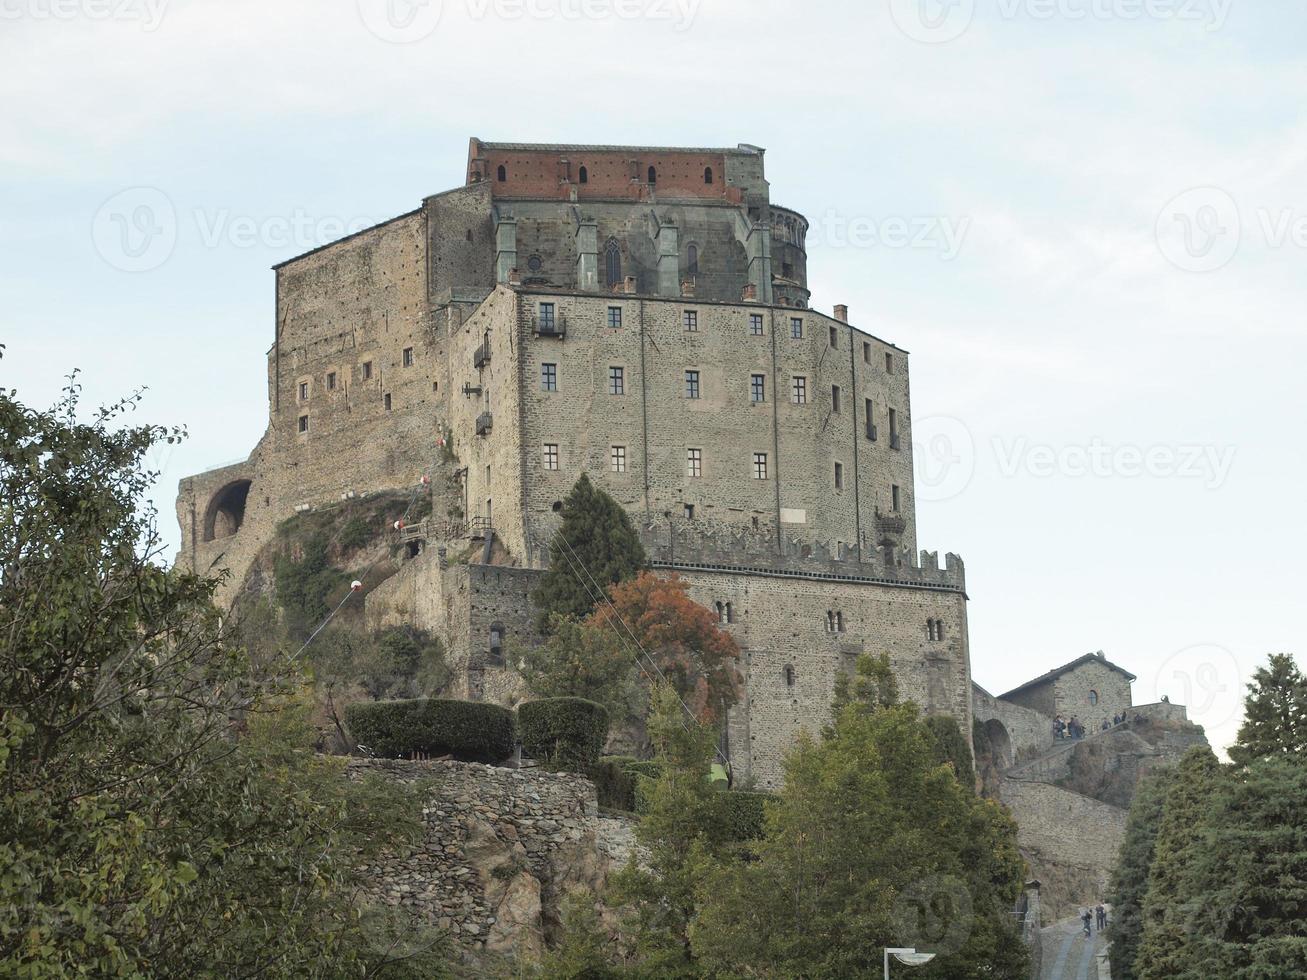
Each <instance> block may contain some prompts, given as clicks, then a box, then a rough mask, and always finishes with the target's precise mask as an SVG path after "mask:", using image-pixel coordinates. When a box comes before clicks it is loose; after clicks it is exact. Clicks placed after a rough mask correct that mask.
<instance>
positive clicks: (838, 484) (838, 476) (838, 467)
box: [835, 463, 844, 490]
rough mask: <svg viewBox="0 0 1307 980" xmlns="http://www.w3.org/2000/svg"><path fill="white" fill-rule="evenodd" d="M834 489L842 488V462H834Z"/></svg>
mask: <svg viewBox="0 0 1307 980" xmlns="http://www.w3.org/2000/svg"><path fill="white" fill-rule="evenodd" d="M835 489H836V490H843V489H844V464H843V463H836V464H835Z"/></svg>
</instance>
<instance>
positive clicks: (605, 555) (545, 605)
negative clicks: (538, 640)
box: [533, 473, 647, 631]
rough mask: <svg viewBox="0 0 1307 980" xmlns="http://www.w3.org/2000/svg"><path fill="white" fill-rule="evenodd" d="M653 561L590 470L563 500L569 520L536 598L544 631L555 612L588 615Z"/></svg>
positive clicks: (554, 545)
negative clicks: (603, 597)
mask: <svg viewBox="0 0 1307 980" xmlns="http://www.w3.org/2000/svg"><path fill="white" fill-rule="evenodd" d="M646 564H647V561H646V558H645V553H644V547H643V546H642V545H641V544H640V539H639V537H638V536H637V535H636V533H635V528H634V527H632V526H631V519H630V518H629V517H628V516H627V514H626V511H625V510H623V509H622V505H621V504H619V503H618V502H617V501H616V500H614V499H613V498H612V497H610V496H609V495H608V494H606V493H604V491H602V490H600V489H599V488H598V487H596V486H595V485H594V484H593V483H591V482H590V478H589V477H587V476H586V475H585V474H584V473H583V474H581V478H580V479H579V480H577V481H576V485H575V486H574V487H572V492H571V493H569V494H568V495H567V499H566V500H564V501H563V523H562V526H561V527H560V528H559V530H558V533H557V534H555V535H554V538H553V541H552V543H551V544H550V548H549V569H548V571H546V572H545V574H544V575H543V576H541V578H540V585H539V586H538V587H537V589H536V592H535V594H534V596H533V599H534V601H535V606H536V609H537V611H538V612H539V617H540V619H539V625H540V629H541V631H547V630H548V629H549V626H550V623H551V617H553V616H555V615H559V616H570V617H571V618H573V619H584V618H585V617H586V616H588V615H589V614H590V611H591V610H592V609H593V608H594V606H595V603H596V602H597V601H598V600H599V598H600V596H601V595H602V594H603V593H604V592H606V590H607V589H608V588H609V587H610V586H612V585H615V584H617V583H618V582H622V581H625V580H626V579H629V578H634V577H635V575H636V573H637V572H639V571H640V569H642V568H644V567H645V565H646Z"/></svg>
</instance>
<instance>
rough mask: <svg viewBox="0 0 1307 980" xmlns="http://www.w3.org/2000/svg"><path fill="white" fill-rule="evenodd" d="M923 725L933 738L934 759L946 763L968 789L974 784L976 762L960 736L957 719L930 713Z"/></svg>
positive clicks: (960, 730)
mask: <svg viewBox="0 0 1307 980" xmlns="http://www.w3.org/2000/svg"><path fill="white" fill-rule="evenodd" d="M925 725H926V727H927V728H928V729H930V734H931V735H932V736H933V737H934V739H935V761H937V762H941V763H947V764H948V766H949V767H950V768H951V769H952V770H953V772H954V774H955V775H956V776H957V777H958V782H959V783H961V784H962V785H963V786H965V787H967V788H968V789H975V786H976V763H975V760H974V759H972V757H971V746H969V745H967V740H966V739H965V738H963V737H962V729H961V728H960V727H959V726H958V720H957V719H956V718H954V717H953V716H952V715H931V716H929V717H928V718H926V719H925Z"/></svg>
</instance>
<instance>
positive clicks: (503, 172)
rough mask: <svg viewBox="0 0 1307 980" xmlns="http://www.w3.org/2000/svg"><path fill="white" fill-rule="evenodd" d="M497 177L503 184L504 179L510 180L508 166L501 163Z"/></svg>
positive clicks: (496, 173)
mask: <svg viewBox="0 0 1307 980" xmlns="http://www.w3.org/2000/svg"><path fill="white" fill-rule="evenodd" d="M495 177H496V178H497V179H498V180H499V182H500V183H501V184H502V183H503V182H504V181H506V180H508V168H507V167H505V166H504V165H503V164H502V163H501V164H500V165H499V170H497V171H496V172H495Z"/></svg>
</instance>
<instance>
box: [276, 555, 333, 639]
mask: <svg viewBox="0 0 1307 980" xmlns="http://www.w3.org/2000/svg"><path fill="white" fill-rule="evenodd" d="M273 576H274V579H275V581H276V586H277V598H278V600H279V601H280V603H281V608H282V609H283V610H284V612H285V614H286V627H287V631H288V633H289V635H290V636H291V637H292V638H293V639H297V640H300V641H303V640H304V639H305V638H307V637H308V635H309V633H310V632H312V630H313V629H314V627H316V626H317V625H318V624H319V623H320V622H322V620H323V619H325V618H326V617H327V613H329V612H331V608H332V606H333V605H335V604H336V603H337V602H339V601H340V597H341V596H342V595H344V592H345V590H346V589H348V588H349V576H348V575H347V574H346V573H345V572H343V571H341V570H340V569H338V568H336V567H334V566H333V565H332V564H331V561H330V559H329V558H328V555H327V537H326V535H325V534H315V535H313V536H312V537H311V538H309V539H308V540H307V541H305V542H304V546H303V549H302V550H301V552H300V554H299V555H298V557H297V556H295V555H294V554H293V553H292V552H290V551H283V552H281V553H280V554H278V555H277V557H276V559H275V561H274V562H273Z"/></svg>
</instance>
